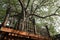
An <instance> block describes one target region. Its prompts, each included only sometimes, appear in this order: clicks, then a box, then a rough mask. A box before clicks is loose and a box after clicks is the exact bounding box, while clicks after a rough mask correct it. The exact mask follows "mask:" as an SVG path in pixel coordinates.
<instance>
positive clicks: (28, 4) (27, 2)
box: [25, 0, 30, 10]
mask: <svg viewBox="0 0 60 40" xmlns="http://www.w3.org/2000/svg"><path fill="white" fill-rule="evenodd" d="M29 3H30V0H28V2H27V6H26V8H25V10H26V9H27V8H28V6H29Z"/></svg>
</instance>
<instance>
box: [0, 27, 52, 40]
mask: <svg viewBox="0 0 60 40" xmlns="http://www.w3.org/2000/svg"><path fill="white" fill-rule="evenodd" d="M0 31H3V32H7V33H9V35H11V36H15V37H24V38H31V39H33V40H51V39H50V38H48V37H43V36H41V35H36V34H31V33H28V32H24V31H19V30H14V29H11V28H6V27H2V28H1V29H0Z"/></svg>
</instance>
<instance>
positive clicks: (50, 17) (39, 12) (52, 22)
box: [0, 0, 60, 35]
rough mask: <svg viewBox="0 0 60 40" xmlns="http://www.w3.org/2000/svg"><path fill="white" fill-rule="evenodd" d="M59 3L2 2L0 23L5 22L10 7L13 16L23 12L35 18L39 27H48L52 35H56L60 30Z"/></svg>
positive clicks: (40, 0) (42, 0)
mask: <svg viewBox="0 0 60 40" xmlns="http://www.w3.org/2000/svg"><path fill="white" fill-rule="evenodd" d="M59 2H60V0H0V21H1V22H2V21H3V20H4V18H5V15H6V10H7V7H8V6H10V7H11V9H10V15H11V16H14V15H16V14H19V15H20V13H21V12H22V10H23V12H25V13H26V14H28V16H31V15H33V16H34V18H35V19H36V26H37V27H41V28H44V27H45V25H47V26H48V28H49V32H50V35H55V34H58V33H59V30H60V25H59V24H60V22H59V21H60V3H59ZM28 16H27V17H28Z"/></svg>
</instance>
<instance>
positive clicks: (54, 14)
mask: <svg viewBox="0 0 60 40" xmlns="http://www.w3.org/2000/svg"><path fill="white" fill-rule="evenodd" d="M59 8H60V7H58V8H57V9H56V11H55V12H54V13H53V14H51V15H47V16H44V17H42V16H39V15H36V14H30V15H33V16H36V17H39V18H42V19H44V18H47V17H51V16H60V15H59V14H56V12H57V11H58V10H59ZM30 15H29V16H30Z"/></svg>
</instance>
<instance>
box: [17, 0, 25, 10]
mask: <svg viewBox="0 0 60 40" xmlns="http://www.w3.org/2000/svg"><path fill="white" fill-rule="evenodd" d="M18 1H19V3H20V5H21V7H22V9H23V8H24V7H23V3H22V2H21V0H18Z"/></svg>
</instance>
